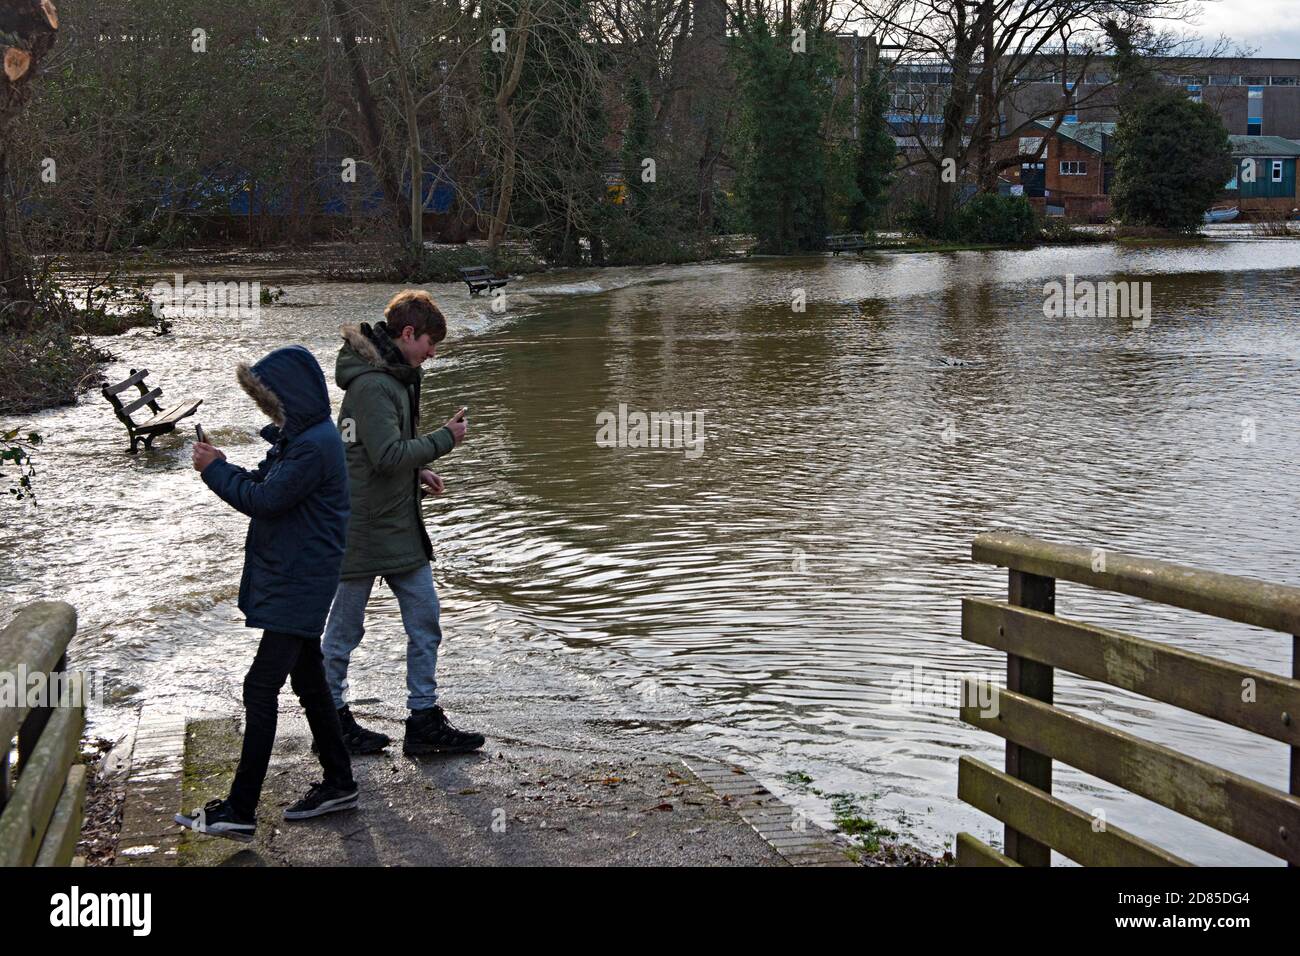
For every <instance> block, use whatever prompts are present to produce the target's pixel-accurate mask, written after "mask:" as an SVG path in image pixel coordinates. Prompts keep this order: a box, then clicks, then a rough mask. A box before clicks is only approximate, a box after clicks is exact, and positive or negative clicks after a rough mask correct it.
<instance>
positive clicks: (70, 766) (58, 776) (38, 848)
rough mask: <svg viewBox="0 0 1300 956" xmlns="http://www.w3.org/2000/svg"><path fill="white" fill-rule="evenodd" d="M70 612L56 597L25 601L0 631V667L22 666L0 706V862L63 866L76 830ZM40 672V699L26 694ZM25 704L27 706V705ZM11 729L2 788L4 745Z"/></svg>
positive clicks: (79, 692) (80, 798) (78, 715)
mask: <svg viewBox="0 0 1300 956" xmlns="http://www.w3.org/2000/svg"><path fill="white" fill-rule="evenodd" d="M76 630H77V612H76V611H75V610H73V609H72V607H71V605H68V604H64V603H63V602H62V601H41V602H39V603H36V604H29V605H27V606H26V607H24V608H23V609H22V610H20V611H19V612H18V614H17V615H16V616H15V617H14V619H13V622H12V623H11V624H10V625H9V626H8V627H6V628H5V629H4V630H3V631H0V672H4V673H7V674H10V675H18V674H21V673H24V672H25V673H26V675H27V677H28V680H27V681H25V682H23V683H21V684H19V683H18V682H17V680H15V688H14V689H15V690H16V691H18V699H17V700H16V701H15V702H14V703H15V705H16V706H8V702H6V705H0V866H68V865H69V864H74V865H76V863H77V862H78V861H74V859H73V857H74V854H75V851H76V848H77V841H78V840H79V839H80V837H81V822H82V813H83V808H84V806H85V797H86V767H85V765H84V764H81V763H78V762H77V757H78V755H79V754H80V752H81V731H82V728H83V727H84V726H85V723H86V714H85V703H86V702H85V697H86V693H85V690H86V682H85V678H84V675H82V674H79V673H69V672H68V669H67V668H68V656H67V651H68V644H69V643H70V642H71V640H72V636H73V634H75V633H76ZM35 674H43V675H44V676H45V678H46V680H45V686H46V688H47V689H48V692H47V694H46V695H45V699H42V700H29V699H27V697H26V692H27V690H28V688H30V687H32V686H33V684H32V682H31V681H30V678H31V676H32V675H35ZM28 705H31V706H28ZM15 734H17V736H18V763H17V767H16V776H15V777H14V781H13V786H12V789H11V788H10V772H9V751H10V747H11V744H12V742H13V739H14V735H15Z"/></svg>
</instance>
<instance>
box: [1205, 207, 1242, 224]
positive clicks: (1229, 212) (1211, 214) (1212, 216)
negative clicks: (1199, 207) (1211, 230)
mask: <svg viewBox="0 0 1300 956" xmlns="http://www.w3.org/2000/svg"><path fill="white" fill-rule="evenodd" d="M1239 215H1241V210H1240V209H1238V208H1237V207H1236V206H1211V207H1210V208H1209V209H1207V210H1205V215H1204V216H1203V217H1202V218H1203V219H1204V220H1205V221H1206V222H1232V220H1234V219H1236V218H1237V217H1238V216H1239Z"/></svg>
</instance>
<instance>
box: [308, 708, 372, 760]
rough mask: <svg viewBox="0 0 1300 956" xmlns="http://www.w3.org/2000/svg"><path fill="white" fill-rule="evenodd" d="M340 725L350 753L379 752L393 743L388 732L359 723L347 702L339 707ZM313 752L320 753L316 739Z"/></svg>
mask: <svg viewBox="0 0 1300 956" xmlns="http://www.w3.org/2000/svg"><path fill="white" fill-rule="evenodd" d="M339 726H340V727H341V728H342V729H343V743H344V745H345V746H346V747H347V748H348V753H350V754H352V755H354V756H355V755H357V754H377V753H379V752H380V751H381V750H383V749H384V748H385V747H387V746H388V745H389V744H391V743H392V741H391V740H390V739H389V738H388V735H387V734H381V733H378V732H377V731H374V730H366V728H364V727H362V726H361V725H360V724H359V723H357V719H356V718H355V717H353V716H352V708H350V707H348V706H347V705H346V704H345V705H344V706H342V707H340V708H339ZM311 752H312V753H314V754H318V753H320V746H319V745H318V744H317V743H316V741H315V739H313V740H312V742H311Z"/></svg>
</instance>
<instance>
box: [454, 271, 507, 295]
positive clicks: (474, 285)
mask: <svg viewBox="0 0 1300 956" xmlns="http://www.w3.org/2000/svg"><path fill="white" fill-rule="evenodd" d="M457 271H458V272H460V277H461V279H462V280H463V281H464V282H465V284H466V285H467V286H469V294H470V295H478V294H479V293H480V292H482V291H483V290H484V289H487V290H488V291H489V292H491V291H492V290H493V289H495V288H497V287H498V286H504V285H505V284H506V283H507V282H509V281H510V280H509V279H503V278H501V277H500V276H498V275H496V274H495V273H494V272H493V271H492V270H491V269H489V268H488V267H487V266H462V267H461V268H460V269H458V270H457Z"/></svg>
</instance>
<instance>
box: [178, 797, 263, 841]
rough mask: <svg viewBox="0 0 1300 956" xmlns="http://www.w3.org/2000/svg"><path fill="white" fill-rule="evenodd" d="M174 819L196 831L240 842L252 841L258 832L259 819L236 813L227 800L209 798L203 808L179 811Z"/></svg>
mask: <svg viewBox="0 0 1300 956" xmlns="http://www.w3.org/2000/svg"><path fill="white" fill-rule="evenodd" d="M172 819H173V820H175V821H176V822H177V823H179V824H180V825H181V826H183V827H185V828H186V829H189V830H193V831H194V832H195V833H207V834H209V835H210V836H219V837H225V838H226V839H227V840H238V841H239V842H240V843H249V842H251V841H252V839H253V835H254V834H255V833H256V832H257V821H255V820H252V819H249V818H247V817H244V816H242V815H241V814H238V813H236V812H235V811H234V810H233V809H231V806H230V804H229V803H227V802H226V801H225V800H209V801H208V802H207V803H206V804H205V805H204V807H203V809H201V810H194V811H192V812H190V813H178V814H176V816H174V817H172Z"/></svg>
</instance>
